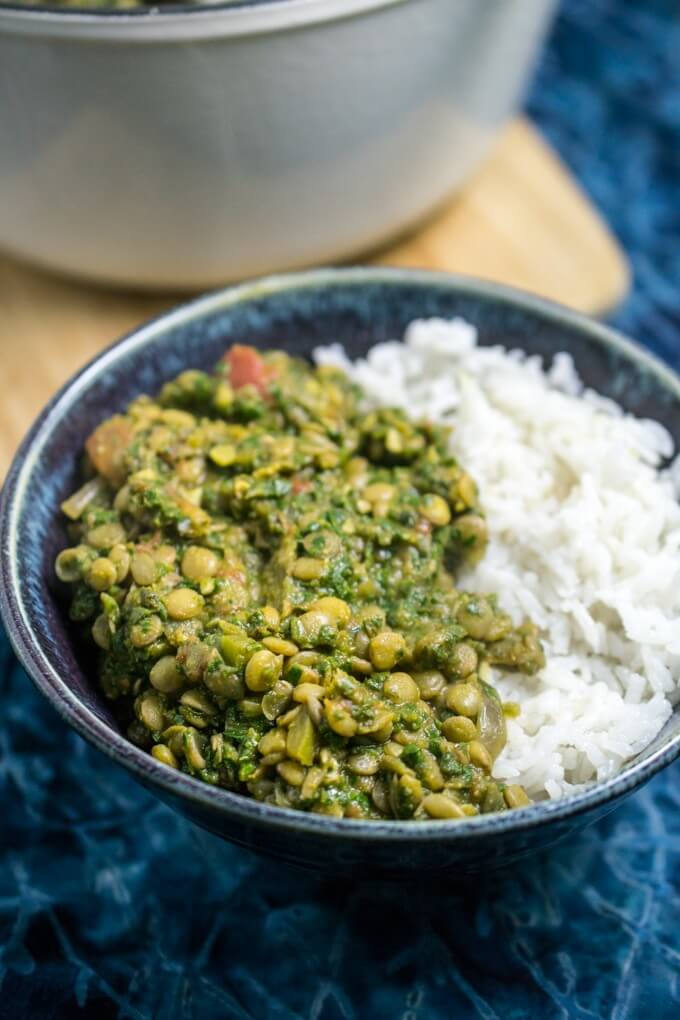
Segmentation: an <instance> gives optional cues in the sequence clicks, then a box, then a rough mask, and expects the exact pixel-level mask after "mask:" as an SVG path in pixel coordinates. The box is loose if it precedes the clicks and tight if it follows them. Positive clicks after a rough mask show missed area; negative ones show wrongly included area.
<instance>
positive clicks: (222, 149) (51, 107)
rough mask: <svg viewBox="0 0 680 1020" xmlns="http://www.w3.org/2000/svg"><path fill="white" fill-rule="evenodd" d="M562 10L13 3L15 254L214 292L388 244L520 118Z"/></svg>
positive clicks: (466, 0) (89, 273)
mask: <svg viewBox="0 0 680 1020" xmlns="http://www.w3.org/2000/svg"><path fill="white" fill-rule="evenodd" d="M553 7H554V0H270V2H262V0H260V2H256V3H247V2H246V3H245V4H239V5H238V6H236V7H230V6H226V7H218V8H208V9H205V8H203V9H196V10H189V11H186V10H185V11H177V12H167V13H141V14H133V15H129V14H114V15H111V14H109V15H104V14H101V13H93V14H89V15H88V14H79V13H74V12H72V11H65V12H61V13H50V12H47V11H40V10H35V9H33V10H27V9H23V10H22V9H20V8H12V7H9V6H3V5H1V4H0V97H1V99H0V248H4V249H6V250H7V251H10V252H14V253H16V254H18V255H21V256H23V257H25V258H28V259H31V260H34V261H37V262H40V263H43V264H45V265H47V266H50V267H53V268H57V269H59V270H62V271H66V272H70V273H74V274H78V275H82V276H86V277H90V278H94V279H99V280H102V281H107V282H112V283H118V284H132V285H135V286H152V287H202V286H207V285H214V284H217V283H221V282H225V281H230V280H234V279H238V278H242V277H246V276H250V275H256V274H260V273H263V272H267V271H271V270H281V269H286V268H291V267H295V266H302V265H306V264H311V263H316V262H328V261H332V260H337V259H341V258H345V257H349V256H352V255H356V254H358V253H359V252H361V251H364V250H366V249H369V248H371V247H373V246H376V245H378V244H380V243H382V242H384V241H386V240H387V239H389V238H390V237H391V236H393V235H396V234H398V233H399V232H401V231H404V230H406V229H407V228H408V227H410V226H412V225H413V224H415V223H416V222H417V221H418V220H420V219H422V218H423V217H424V216H426V215H427V213H428V212H430V211H431V210H432V209H433V208H434V207H436V205H437V204H438V203H440V202H442V201H443V200H444V199H445V198H446V197H447V196H448V195H449V194H450V193H451V192H452V191H453V190H455V188H456V187H458V185H459V184H460V183H461V182H462V181H463V179H464V178H465V177H466V176H467V175H468V174H469V172H470V170H471V169H472V168H473V167H474V166H475V164H476V163H477V162H478V161H479V160H480V158H481V157H482V156H483V155H484V153H485V151H486V150H487V148H488V146H489V144H490V143H491V141H492V140H493V138H494V135H495V134H496V133H497V131H498V128H499V127H500V125H501V124H502V123H503V121H505V119H506V118H507V117H508V116H509V115H510V114H511V113H512V111H513V110H514V109H515V107H516V105H517V103H518V101H519V98H520V95H521V91H522V88H523V86H524V84H525V82H526V79H527V76H528V74H529V71H530V69H531V66H532V61H533V58H534V56H535V54H536V51H537V49H538V46H539V44H540V41H541V39H542V36H543V33H544V30H545V26H546V23H547V21H548V19H549V16H550V13H551V11H552V8H553Z"/></svg>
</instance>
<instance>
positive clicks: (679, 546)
mask: <svg viewBox="0 0 680 1020" xmlns="http://www.w3.org/2000/svg"><path fill="white" fill-rule="evenodd" d="M315 357H316V360H317V361H318V362H319V363H322V364H334V365H339V366H340V367H342V368H344V369H345V370H346V371H347V372H348V374H349V375H350V376H352V378H353V379H354V380H355V381H356V382H357V383H359V384H360V385H361V386H362V388H363V390H364V392H365V394H366V397H367V400H368V402H369V404H370V405H379V404H383V405H384V404H388V405H399V406H401V407H404V408H405V409H407V410H408V412H409V414H410V415H412V416H413V417H427V418H430V419H434V420H437V421H439V422H443V423H446V424H450V425H453V426H454V430H453V433H452V438H451V446H452V450H453V452H454V454H455V455H456V457H458V458H459V460H460V461H461V463H462V464H463V465H464V466H465V467H466V469H467V470H469V471H470V473H471V474H472V475H473V477H474V478H475V479H476V481H477V483H478V485H479V488H480V496H481V503H482V506H483V508H484V509H485V511H486V515H487V521H488V525H489V530H490V535H491V540H490V544H489V548H488V551H487V554H486V556H485V558H484V559H483V561H482V563H481V564H479V565H478V566H477V567H475V568H474V570H471V571H469V572H468V573H467V574H466V575H465V576H464V577H463V578H461V579H459V586H460V587H467V588H469V589H470V590H473V591H477V592H485V591H486V592H497V593H498V595H499V598H500V602H501V605H502V606H503V607H504V608H505V609H506V610H507V611H508V612H510V613H511V614H512V616H513V618H514V619H515V621H516V622H518V623H519V622H520V621H521V619H522V618H523V617H524V616H526V615H528V616H531V618H532V619H533V620H534V621H535V622H536V623H537V624H538V625H539V626H540V628H541V630H542V636H543V641H544V647H545V652H546V656H547V665H546V667H545V669H544V670H543V671H542V672H541V673H540V674H539V675H538V676H535V677H527V676H523V675H521V674H513V673H510V672H500V671H499V672H497V673H496V675H495V678H494V682H495V684H496V686H497V688H498V689H499V691H500V693H501V696H502V697H503V699H505V700H511V701H517V702H518V703H519V704H520V705H521V714H520V716H519V718H517V719H511V720H509V721H508V742H507V746H506V748H505V750H504V752H503V754H502V755H501V756H500V758H499V759H498V761H497V763H496V766H495V770H494V773H495V775H496V777H497V778H499V779H504V780H508V781H512V782H518V783H521V784H523V785H524V786H525V787H526V789H527V791H528V792H529V794H530V795H532V796H533V797H538V798H540V797H546V796H548V797H559V796H562V795H563V794H565V793H568V792H571V791H574V790H575V789H577V788H578V787H580V786H581V785H582V784H584V783H587V782H589V781H592V780H602V779H605V778H607V777H608V776H610V775H612V773H614V772H616V771H617V769H619V768H620V766H621V765H622V763H623V762H624V761H625V760H626V759H627V758H630V757H631V756H633V755H635V754H637V753H638V752H639V751H641V750H642V749H643V748H644V747H645V746H646V745H647V744H648V743H649V742H650V741H651V740H652V739H653V737H654V736H655V735H656V734H657V733H658V732H659V730H660V729H661V728H662V726H663V724H664V723H665V721H666V720H667V719H668V717H669V716H670V714H671V711H672V705H673V704H674V702H675V701H676V700H677V699H678V696H679V693H680V691H679V683H680V626H678V618H679V617H680V505H679V504H678V498H677V497H678V489H679V488H680V462H679V461H680V458H679V459H678V460H676V461H675V462H674V464H673V466H672V468H671V469H670V470H669V471H660V470H659V466H660V465H661V464H662V462H663V461H664V459H666V458H669V457H671V456H672V455H673V453H674V450H673V441H672V439H671V436H670V435H669V434H668V432H667V431H666V429H665V428H663V426H661V425H660V424H659V423H658V422H653V421H642V420H639V419H636V418H633V417H632V416H630V415H627V414H624V413H623V411H622V410H621V408H620V407H619V406H618V405H617V404H615V403H614V402H613V401H611V400H607V399H605V398H603V397H601V396H598V395H597V394H595V393H593V392H592V391H589V390H586V389H584V387H583V385H582V383H581V381H580V379H579V377H578V375H577V374H576V372H575V370H574V365H573V363H572V359H571V357H570V356H569V355H568V354H565V353H561V354H557V355H556V356H555V358H554V360H553V363H552V365H550V366H549V367H548V368H547V369H545V370H544V368H543V365H542V363H541V360H540V359H539V358H537V357H528V356H527V355H526V354H524V353H523V352H521V351H508V350H505V349H504V348H502V347H493V348H483V347H478V346H477V335H476V330H475V329H474V327H473V326H471V325H469V324H468V323H466V322H463V321H462V320H460V319H455V320H453V321H451V322H445V321H442V320H438V319H433V320H427V321H419V322H414V323H412V324H411V326H410V327H409V328H408V330H407V332H406V336H405V342H404V343H403V344H402V343H399V342H389V343H382V344H378V345H377V346H376V347H374V348H373V349H372V350H371V351H370V353H369V355H368V357H367V358H366V359H365V360H362V361H358V362H354V363H353V362H351V361H349V360H348V358H347V357H346V356H345V353H344V351H343V349H342V348H341V347H340V346H339V345H337V344H334V345H332V346H329V347H325V348H320V349H319V350H317V351H316V352H315Z"/></svg>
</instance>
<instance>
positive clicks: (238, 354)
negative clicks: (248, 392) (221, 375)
mask: <svg viewBox="0 0 680 1020" xmlns="http://www.w3.org/2000/svg"><path fill="white" fill-rule="evenodd" d="M225 360H226V362H227V364H228V365H229V381H230V382H231V385H232V386H233V387H234V389H235V390H239V389H240V388H241V387H242V386H254V387H255V389H257V390H259V392H260V393H264V391H265V389H266V387H267V383H268V382H269V380H270V378H271V376H270V373H269V371H268V370H267V366H266V364H265V362H264V359H263V358H262V355H261V354H259V353H258V352H257V351H256V350H255V348H254V347H246V346H244V345H243V344H235V345H234V346H233V347H232V348H231V350H230V351H228V352H227V354H226V355H225Z"/></svg>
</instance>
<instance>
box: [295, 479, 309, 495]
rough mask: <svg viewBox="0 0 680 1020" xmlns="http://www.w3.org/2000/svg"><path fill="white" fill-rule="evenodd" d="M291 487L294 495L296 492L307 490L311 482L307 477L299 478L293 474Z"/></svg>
mask: <svg viewBox="0 0 680 1020" xmlns="http://www.w3.org/2000/svg"><path fill="white" fill-rule="evenodd" d="M291 488H292V490H293V492H294V493H295V495H296V496H297V495H298V493H300V492H309V490H310V489H311V488H312V483H311V482H310V481H309V479H308V478H300V476H299V475H295V477H294V478H293V481H292V483H291Z"/></svg>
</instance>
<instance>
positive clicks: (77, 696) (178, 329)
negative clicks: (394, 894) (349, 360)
mask: <svg viewBox="0 0 680 1020" xmlns="http://www.w3.org/2000/svg"><path fill="white" fill-rule="evenodd" d="M454 315H460V316H463V317H464V318H466V319H468V320H470V322H473V323H474V324H475V325H476V326H477V327H478V329H479V333H480V338H481V342H482V343H484V344H493V343H499V342H502V343H503V344H505V345H509V346H518V347H522V348H524V349H525V350H527V351H529V352H531V353H534V354H541V355H545V356H547V357H550V356H551V355H552V354H554V353H555V352H556V351H560V350H568V351H570V352H571V354H572V355H573V357H574V360H575V362H576V366H577V368H578V370H579V372H580V374H581V376H582V377H583V379H584V380H585V381H586V382H587V383H588V384H589V385H590V386H592V387H594V388H596V389H597V390H599V391H600V392H601V393H604V394H606V395H607V396H610V397H613V398H614V399H615V400H617V401H619V402H620V403H621V404H623V406H624V407H625V408H627V409H628V410H629V411H632V412H633V413H635V414H637V415H641V416H649V417H654V418H657V419H658V420H659V421H662V422H663V423H664V424H665V425H666V427H667V428H668V429H669V430H670V432H671V433H672V434H673V436H674V438H675V441H676V443H680V380H679V379H678V378H677V377H676V376H675V375H673V374H672V373H671V372H670V371H669V370H668V369H667V368H665V367H664V366H663V365H662V364H660V363H659V362H658V361H656V360H655V359H654V358H652V357H650V355H649V354H647V353H645V352H644V351H643V350H641V349H640V348H639V347H637V346H635V345H634V344H633V343H631V342H630V341H629V340H626V339H624V338H623V337H621V336H619V335H617V334H616V333H614V332H612V331H611V330H610V329H607V328H606V327H604V326H602V325H600V324H598V323H596V322H593V321H591V320H589V319H586V318H584V317H582V316H579V315H576V314H574V313H572V312H569V311H567V310H565V309H564V308H560V307H557V306H555V305H552V304H549V303H547V302H544V301H541V300H539V299H538V298H535V297H531V296H529V295H526V294H522V293H519V292H516V291H513V290H510V289H508V288H504V287H500V286H496V285H493V284H489V283H482V282H479V281H474V280H470V279H461V278H456V277H453V276H445V275H435V274H430V273H422V272H408V271H406V272H403V271H393V270H383V269H349V270H327V271H326V270H322V271H316V272H310V273H303V274H299V275H292V276H282V277H275V278H272V279H268V280H264V281H261V282H257V283H253V284H246V285H244V286H240V287H236V288H233V289H230V290H227V291H224V292H222V293H218V294H214V295H210V296H208V297H205V298H201V299H200V300H198V301H194V302H193V303H191V304H189V305H186V306H184V307H182V308H180V309H178V310H177V311H174V312H171V313H170V314H168V315H165V316H163V317H162V318H160V319H157V320H156V321H155V322H152V323H151V324H149V325H147V326H143V327H142V328H141V329H139V330H137V331H136V332H134V333H132V334H131V335H130V336H128V337H127V338H125V339H124V340H122V341H120V343H118V344H116V345H114V346H113V347H111V348H110V349H109V350H107V351H105V352H104V353H103V354H101V355H100V356H99V357H98V358H96V359H95V360H94V361H93V362H91V363H90V365H88V366H87V367H86V368H84V369H83V370H82V371H81V372H80V373H79V374H78V375H76V376H75V377H74V378H73V379H71V381H70V382H68V383H67V384H66V386H65V387H64V388H63V389H62V390H61V391H60V393H58V394H57V396H56V397H55V398H54V400H52V402H51V403H50V404H49V405H48V406H47V407H46V408H45V410H44V411H43V413H42V414H41V415H40V417H39V418H38V420H37V421H36V423H35V425H34V426H33V428H32V429H31V431H30V433H29V435H28V436H27V438H26V439H25V441H24V443H23V445H22V447H21V449H20V450H19V452H18V454H17V456H16V459H15V461H14V464H13V465H12V468H11V471H10V474H9V477H8V479H7V482H6V484H5V487H4V492H3V495H2V502H1V504H0V543H1V548H0V571H1V585H2V587H1V588H0V609H1V610H2V616H3V618H4V621H5V624H6V626H7V629H8V632H9V636H10V639H11V641H12V643H13V645H14V648H15V649H16V652H17V655H18V656H19V658H20V659H21V661H22V663H23V664H24V666H25V667H26V670H27V671H28V673H29V674H30V676H31V677H32V678H33V680H34V682H35V683H36V685H37V686H38V688H39V689H40V690H41V691H42V693H43V694H44V695H45V697H46V698H47V699H48V700H49V701H50V702H51V703H52V705H54V707H55V708H56V709H57V711H58V712H59V713H60V714H61V715H62V716H63V717H64V719H66V720H67V722H69V723H70V724H71V725H72V726H73V727H74V728H75V729H76V730H78V732H79V733H81V734H82V735H83V736H84V737H85V738H86V739H87V740H89V741H90V742H91V743H93V744H94V745H95V746H96V747H98V748H99V749H100V750H101V751H103V752H104V754H106V755H108V756H109V757H110V758H113V759H114V761H116V762H118V763H119V764H120V765H122V766H123V767H124V768H126V769H128V770H129V771H130V772H131V773H132V774H133V775H134V776H135V777H136V778H137V779H139V780H140V782H142V783H144V785H145V786H147V787H148V788H149V789H151V790H152V791H153V792H154V793H156V794H157V795H158V796H159V797H160V798H161V799H162V800H164V801H166V802H167V803H168V804H170V805H171V806H173V807H175V808H177V810H179V811H180V812H181V813H182V814H184V815H186V816H187V817H188V818H190V819H191V820H192V821H194V822H196V823H197V824H198V825H200V826H203V827H204V828H205V829H207V830H209V831H211V832H213V833H215V834H217V835H219V836H221V837H223V838H224V839H228V840H231V841H233V842H236V843H239V844H241V845H242V846H247V847H251V848H253V849H255V850H259V851H264V852H266V853H269V854H272V855H275V856H277V857H279V858H282V859H284V860H287V861H290V862H294V863H297V864H302V865H305V866H308V867H310V868H318V869H323V870H328V871H331V872H333V873H335V874H337V873H338V872H347V873H351V872H352V871H353V870H354V869H356V868H358V867H361V869H362V874H372V875H378V874H379V875H382V876H384V877H388V876H392V877H402V876H404V875H407V874H409V873H411V874H412V873H414V872H418V873H419V874H420V875H434V876H435V877H436V876H441V875H444V874H446V873H447V872H449V873H451V874H454V873H455V874H457V875H459V874H461V873H464V872H466V871H474V870H477V869H480V868H485V867H488V866H490V865H496V864H505V863H508V862H510V861H512V860H513V859H516V858H518V857H520V856H522V855H525V854H527V853H530V852H533V851H535V850H538V849H540V848H543V847H546V846H548V845H550V844H552V843H554V842H556V841H557V840H559V839H561V838H562V837H563V836H565V835H566V834H568V833H570V832H572V831H573V830H575V829H578V828H579V827H581V826H583V825H585V824H586V823H589V822H592V821H594V820H595V819H597V818H599V817H600V816H601V815H603V814H605V813H606V812H607V811H610V810H611V809H612V808H613V807H615V805H616V804H617V803H618V802H619V801H620V800H621V798H623V797H625V796H627V795H628V794H629V793H631V792H632V791H633V790H634V789H635V788H636V787H638V786H640V785H641V784H642V783H644V782H646V781H647V780H648V779H650V778H651V777H652V776H653V775H654V773H656V772H658V771H659V769H661V768H663V767H664V766H665V765H667V764H669V763H670V762H671V761H672V760H673V759H674V758H675V757H676V756H677V755H678V754H680V711H679V710H676V712H675V714H674V716H673V718H672V719H671V720H670V721H669V722H668V724H667V725H666V727H665V728H664V730H663V732H662V733H661V734H660V735H659V736H658V737H657V739H656V740H655V741H654V742H653V743H652V744H651V745H650V746H649V747H648V748H647V750H646V751H645V752H644V753H642V754H641V755H639V756H638V757H637V758H635V759H634V760H632V761H631V762H630V763H629V764H628V765H627V766H626V768H625V769H624V770H623V771H622V772H621V773H620V774H619V775H617V776H616V777H614V778H613V779H611V780H609V781H608V782H606V783H600V784H596V785H593V786H592V787H591V788H589V789H587V790H586V791H584V792H582V793H579V794H578V795H576V796H574V797H571V798H568V799H565V800H562V801H558V802H552V803H548V804H537V805H534V806H532V807H529V808H526V809H524V810H522V811H513V812H507V813H504V814H501V815H485V816H482V817H479V818H475V819H471V820H468V821H466V822H464V823H458V822H434V821H432V822H420V823H418V824H414V823H403V822H361V821H352V820H340V821H338V820H334V819H331V818H325V817H321V816H316V815H306V814H303V813H298V812H294V811H290V810H285V809H280V808H276V807H271V806H269V805H266V804H260V803H258V802H256V801H253V800H250V799H247V798H245V797H241V796H239V795H237V794H233V793H229V792H227V791H225V790H220V789H216V788H214V787H211V786H208V785H206V784H204V783H201V782H200V781H198V780H195V779H192V778H190V777H189V776H187V775H184V774H183V773H181V772H177V771H174V770H170V769H168V768H166V767H164V766H163V765H161V764H159V763H158V762H156V761H155V760H154V759H153V758H152V757H151V756H150V755H148V754H146V753H144V752H143V751H141V750H139V749H138V748H136V747H134V746H133V745H132V744H130V743H129V742H128V740H127V739H126V738H125V736H123V734H121V733H120V732H119V731H118V729H117V728H116V725H115V723H114V721H113V718H112V716H111V713H110V711H109V709H108V707H107V705H106V703H105V701H104V699H103V698H102V697H101V696H100V694H99V692H98V690H97V686H96V683H95V682H94V680H93V678H92V676H91V675H89V674H88V673H87V671H86V670H85V669H84V668H83V665H82V660H81V658H80V655H79V652H78V650H77V649H76V648H75V647H74V645H73V643H72V640H71V636H70V634H69V630H68V628H67V626H66V623H65V615H64V612H63V606H62V605H61V604H60V602H59V598H58V596H57V594H56V592H55V588H54V586H53V566H52V565H53V562H54V558H55V555H56V553H57V552H58V551H59V549H60V548H61V547H62V546H63V545H64V542H65V535H64V529H63V524H62V519H61V515H60V513H59V503H60V501H61V500H62V499H63V498H64V496H65V495H66V494H67V493H70V492H71V491H72V490H73V489H74V488H75V487H76V484H77V479H78V462H79V454H80V451H81V450H82V447H83V442H84V440H85V438H86V436H87V435H88V433H89V432H90V431H91V430H92V429H93V428H94V426H95V425H96V424H97V423H98V422H99V421H101V419H102V418H103V417H105V416H107V415H110V414H112V413H113V412H115V411H119V410H121V409H122V408H124V407H125V405H126V403H127V402H128V401H129V400H130V399H131V398H132V397H133V396H135V395H136V394H138V393H139V392H140V391H146V392H151V393H152V392H154V391H156V390H158V389H159V388H160V386H161V385H162V383H163V382H165V381H166V380H167V379H170V378H171V377H173V376H175V375H177V373H178V372H180V371H181V370H182V369H184V368H187V367H189V366H191V367H206V368H208V367H210V366H212V365H213V364H214V363H215V362H216V361H217V359H218V358H219V357H220V355H221V354H222V353H223V351H224V349H225V348H226V347H228V346H229V345H230V344H231V343H232V342H235V341H238V342H239V343H248V344H254V345H255V346H259V347H284V348H286V349H287V350H288V351H290V352H292V353H295V354H301V355H306V354H309V352H310V351H311V350H312V348H313V347H314V346H315V345H317V344H320V343H324V342H327V341H329V340H340V341H342V342H343V343H344V345H345V347H346V349H347V350H348V352H349V354H350V355H353V356H358V355H361V354H364V353H365V352H366V350H367V349H368V348H369V347H370V346H371V345H372V344H374V343H376V342H378V341H381V340H386V339H388V338H393V337H399V336H401V335H402V333H403V330H404V327H405V326H406V325H407V323H408V322H410V321H411V320H412V319H414V318H417V317H422V316H443V317H451V316H454Z"/></svg>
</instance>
